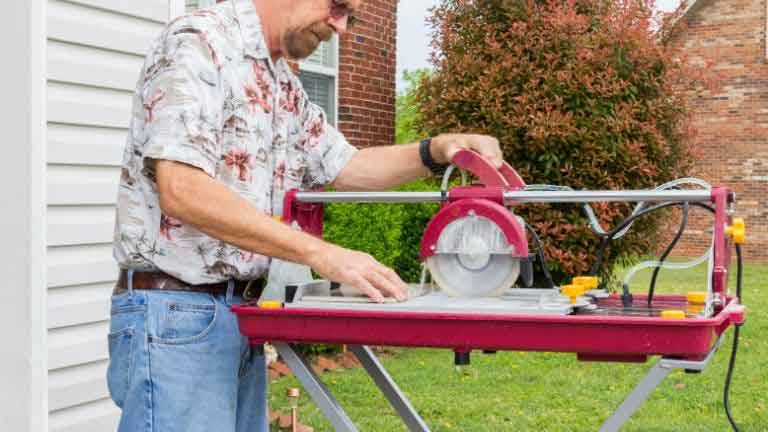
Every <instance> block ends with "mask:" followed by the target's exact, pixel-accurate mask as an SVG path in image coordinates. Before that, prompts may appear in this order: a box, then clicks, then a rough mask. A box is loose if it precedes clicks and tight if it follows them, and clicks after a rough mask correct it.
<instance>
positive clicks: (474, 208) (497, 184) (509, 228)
mask: <svg viewBox="0 0 768 432" xmlns="http://www.w3.org/2000/svg"><path fill="white" fill-rule="evenodd" d="M451 162H452V163H453V164H454V165H455V166H457V167H459V168H461V169H464V170H466V171H469V172H471V173H472V174H474V175H475V176H477V178H478V179H479V180H480V182H481V183H482V184H483V185H484V187H483V186H463V187H456V188H453V189H451V190H450V191H449V193H448V204H447V205H444V206H443V207H442V208H441V209H440V211H438V212H437V214H436V215H435V216H434V217H433V218H432V220H430V221H429V223H428V224H427V227H426V229H425V230H424V236H423V237H422V241H421V250H420V252H419V259H420V260H421V261H425V260H426V259H427V258H429V257H430V256H433V255H434V254H435V251H436V250H437V239H438V238H439V237H440V233H441V232H442V231H443V229H444V228H445V227H446V226H448V224H450V223H451V222H453V221H455V220H456V219H459V218H462V217H465V216H469V215H470V214H475V215H477V216H483V217H485V218H488V219H490V220H491V221H492V222H493V223H495V224H496V225H497V226H498V227H499V229H501V232H502V233H503V234H504V236H505V237H506V239H507V241H508V242H509V244H511V245H513V247H514V249H515V250H514V255H513V256H515V257H518V258H528V240H527V238H526V236H525V228H524V227H523V226H522V225H521V224H520V222H519V221H518V219H517V218H516V217H515V216H514V215H513V214H512V213H511V212H510V211H509V210H508V209H507V208H505V207H504V191H506V190H521V189H524V188H525V182H524V181H523V179H522V178H521V177H520V175H519V174H518V173H517V171H515V170H514V168H512V167H511V166H510V165H509V164H508V163H506V162H502V165H501V167H500V168H499V169H496V168H495V167H494V166H493V165H491V163H490V162H488V161H487V160H486V159H485V158H484V157H482V156H481V155H480V154H479V153H477V152H475V151H473V150H468V149H463V150H459V151H458V152H456V154H455V155H454V156H453V159H451Z"/></svg>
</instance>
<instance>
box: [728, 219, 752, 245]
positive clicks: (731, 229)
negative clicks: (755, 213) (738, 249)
mask: <svg viewBox="0 0 768 432" xmlns="http://www.w3.org/2000/svg"><path fill="white" fill-rule="evenodd" d="M731 223H732V224H731V226H728V227H725V233H726V234H728V236H729V237H731V238H733V242H734V243H736V244H744V242H745V241H746V240H747V226H746V224H745V223H744V218H733V220H732V221H731Z"/></svg>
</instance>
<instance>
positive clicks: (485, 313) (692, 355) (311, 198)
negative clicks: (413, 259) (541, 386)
mask: <svg viewBox="0 0 768 432" xmlns="http://www.w3.org/2000/svg"><path fill="white" fill-rule="evenodd" d="M452 163H453V166H455V167H457V168H459V169H461V170H465V171H468V172H469V173H471V174H473V175H474V176H475V177H476V178H477V179H478V181H479V184H475V185H472V186H458V187H454V188H451V189H447V187H446V185H447V177H449V176H450V173H448V174H447V176H446V178H445V179H444V182H443V185H444V186H443V189H442V191H440V192H300V191H296V190H293V191H290V192H289V193H288V194H287V195H286V199H285V206H284V209H283V218H284V220H285V221H286V222H288V223H295V224H298V225H299V226H300V227H301V228H302V229H303V230H305V231H308V232H311V233H314V234H316V235H321V233H322V222H323V204H324V203H329V202H366V203H371V202H389V203H395V202H397V203H417V202H440V203H441V208H440V210H439V211H438V212H437V214H436V215H435V216H434V217H433V218H432V219H431V220H430V222H429V223H428V225H427V227H426V230H425V232H424V235H423V239H422V243H421V249H420V254H419V257H420V259H421V260H422V262H423V263H424V267H425V276H423V277H422V281H421V283H420V284H418V285H416V286H414V293H415V294H414V295H413V297H412V298H411V299H409V300H408V301H405V302H402V303H398V302H387V303H384V304H376V303H372V302H369V301H368V300H367V299H364V298H345V296H344V295H341V294H340V293H339V290H335V289H334V286H333V284H330V283H327V282H325V281H296V283H291V284H287V286H286V290H285V293H286V294H285V295H284V296H281V297H280V298H277V299H264V298H262V299H260V300H261V301H259V302H252V303H249V304H246V305H243V306H238V307H235V308H233V310H234V311H235V312H236V313H237V314H238V319H239V323H240V329H241V331H242V333H243V334H244V335H246V336H247V337H249V338H250V340H251V342H252V343H253V344H261V343H263V342H272V343H273V344H275V346H277V347H278V348H279V349H280V352H281V355H283V357H284V358H286V357H290V358H293V359H294V361H292V362H289V364H290V365H291V367H292V368H294V369H295V370H294V372H295V373H297V376H298V375H302V374H304V375H307V376H304V377H303V379H302V377H301V376H299V378H300V379H302V381H303V383H304V384H305V387H306V386H310V387H311V386H313V385H315V386H316V385H317V383H315V384H313V383H312V380H313V378H312V376H313V374H312V373H311V371H309V372H307V371H301V370H300V369H302V366H301V362H300V361H299V360H297V357H295V353H294V352H293V351H292V349H291V348H290V345H289V344H290V343H295V342H303V343H324V344H347V345H352V346H354V347H356V348H355V349H354V352H355V353H356V354H358V356H359V357H360V358H361V360H362V361H363V363H364V364H368V365H369V366H370V367H366V368H367V370H368V372H369V373H371V374H372V375H373V376H374V378H375V379H376V378H377V377H378V378H379V379H377V383H378V384H379V385H380V387H381V388H382V390H383V391H384V393H385V395H387V396H388V397H389V398H390V401H391V402H392V403H393V405H395V407H396V408H397V410H398V412H399V413H400V414H401V416H402V417H403V419H404V420H405V421H406V424H408V425H409V427H411V430H420V431H423V430H428V429H427V428H426V425H425V424H424V422H423V420H421V419H420V417H418V415H417V414H415V411H414V410H413V409H412V407H410V405H408V404H407V401H405V399H404V397H402V395H401V394H399V390H397V388H396V386H394V383H392V382H391V380H389V381H387V380H388V379H389V378H388V376H386V372H384V371H383V369H382V368H381V367H380V365H379V364H378V363H377V362H376V361H375V358H373V357H372V356H371V355H370V352H369V351H367V350H366V349H365V347H364V346H365V345H389V346H404V347H441V348H450V349H453V350H454V351H455V352H456V353H457V354H456V361H457V364H459V363H464V362H467V361H468V359H469V354H468V353H469V352H470V351H471V350H473V349H482V350H485V351H497V350H518V351H551V352H574V353H577V354H578V356H579V359H581V360H597V361H645V360H646V358H647V357H648V356H653V355H661V356H664V357H663V358H662V360H661V361H660V362H659V363H657V366H656V367H655V368H659V370H660V371H661V372H657V374H656V375H657V376H656V377H655V378H654V377H651V373H649V376H648V377H646V379H651V380H653V379H658V375H659V374H662V375H663V376H665V375H666V373H668V372H666V373H665V372H664V371H668V370H671V369H672V368H675V367H678V368H684V369H689V370H693V369H696V368H700V369H703V367H704V366H705V365H706V364H707V363H708V361H709V358H711V356H712V355H713V354H714V352H715V351H716V349H717V347H718V346H719V337H720V335H721V334H722V333H723V332H724V331H725V330H726V329H727V328H728V327H730V326H731V325H734V324H737V325H740V324H741V323H743V321H744V318H745V308H744V306H742V305H741V304H740V301H739V298H738V297H737V296H731V295H729V292H728V275H729V266H730V262H731V253H730V251H731V248H732V247H733V243H734V242H735V243H741V242H743V239H744V226H743V221H740V220H738V219H735V218H732V216H731V214H732V212H733V206H734V204H735V194H734V193H733V192H732V191H730V190H729V189H727V188H724V187H713V188H698V189H674V190H671V189H665V190H635V191H575V190H570V189H567V188H559V189H558V188H555V189H550V190H537V189H536V188H532V187H529V186H527V185H526V184H525V183H524V181H523V180H522V179H521V178H520V176H519V175H518V174H517V172H516V171H515V170H514V169H513V168H512V167H510V166H509V165H508V164H506V163H505V164H503V165H502V167H501V168H500V169H496V168H494V167H493V166H492V165H491V164H489V163H488V162H487V161H486V160H485V159H484V158H482V157H481V156H480V155H478V154H477V153H475V152H472V151H469V150H464V151H460V152H458V153H457V154H456V156H455V157H454V158H453V160H452ZM452 168H453V167H451V169H452ZM591 202H637V203H647V202H659V203H664V204H662V205H660V206H657V207H659V208H660V207H662V206H669V205H678V204H682V203H697V204H698V205H702V206H705V207H708V208H710V209H711V211H712V212H713V213H714V224H713V230H712V232H713V234H712V246H711V248H710V250H709V252H708V254H707V256H706V258H707V260H708V261H709V267H708V270H707V271H708V280H709V281H708V287H707V290H706V291H704V292H703V293H694V294H695V295H688V296H686V295H658V296H655V297H654V300H653V302H651V301H647V297H643V296H631V295H629V296H628V293H627V292H626V290H625V293H624V295H619V294H612V295H610V294H608V293H607V292H605V291H604V290H598V289H596V288H597V280H596V278H595V277H578V275H576V276H577V277H576V278H574V281H573V283H572V284H568V285H565V286H561V287H551V288H544V289H536V288H512V286H513V285H514V284H515V283H516V282H518V284H519V285H524V286H530V282H531V278H530V266H531V260H532V259H533V258H532V255H530V254H529V247H528V240H527V236H526V228H527V226H526V224H525V221H524V220H523V219H522V218H520V217H519V216H517V215H515V214H514V208H515V207H516V206H519V205H523V204H535V203H582V204H583V203H591ZM641 205H642V204H641ZM686 205H687V204H686ZM649 210H653V209H646V210H645V211H646V212H648V211H649ZM633 216H635V213H633ZM639 216H641V214H639V215H638V217H639ZM528 228H529V227H528ZM627 228H628V226H627ZM614 234H615V231H614V232H611V234H610V235H611V236H613V235H614ZM659 265H663V264H661V263H659ZM521 269H522V273H523V275H522V276H523V277H520V275H521ZM427 273H429V274H430V275H431V279H432V281H433V283H427V282H426V274H427ZM625 288H626V286H625ZM342 291H343V290H342ZM646 301H647V303H648V305H647V306H644V305H645V304H646ZM697 305H699V306H700V307H696V306H697ZM662 362H666V363H664V364H662ZM669 362H682V363H669ZM297 371H298V372H297ZM652 372H653V370H652ZM382 374H383V375H382ZM663 376H662V377H661V378H663ZM382 377H383V378H382ZM314 379H316V377H314ZM382 380H383V381H382ZM382 382H383V383H384V384H381V383H382ZM387 382H389V384H387ZM659 382H660V380H659ZM657 384H658V383H656V385H657ZM638 387H640V386H638ZM645 387H647V385H646V386H645ZM654 387H655V385H654ZM318 389H319V390H317V391H318V392H319V393H317V395H318V397H317V398H315V400H316V401H319V402H318V403H319V404H321V409H323V411H324V412H325V413H326V415H327V416H329V418H330V419H331V420H332V422H333V423H334V426H335V427H336V428H337V430H356V429H354V426H353V424H352V423H351V421H349V419H348V418H346V415H345V414H344V413H343V411H341V412H338V410H339V409H340V408H339V407H338V406H337V404H336V405H334V404H331V405H328V406H325V407H323V406H322V401H321V399H323V398H325V399H327V398H328V397H329V396H330V395H329V394H328V392H327V389H325V390H323V386H320V387H318ZM310 393H312V392H311V391H310ZM641 393H642V392H641ZM647 393H650V391H648V392H647ZM647 393H646V394H645V395H644V396H643V395H642V394H640V395H635V394H634V392H633V395H630V397H628V399H627V400H626V401H625V404H623V405H622V406H621V407H620V408H619V410H617V411H616V412H615V413H614V415H613V416H612V417H611V418H610V419H609V420H608V421H607V422H606V423H605V424H604V426H603V429H601V430H605V431H608V430H618V427H620V425H621V424H623V422H624V421H626V419H628V417H629V415H631V413H632V412H633V411H634V409H636V408H637V407H638V406H639V403H641V402H642V400H644V398H645V397H647V395H648V394H647ZM393 394H394V396H392V395H393ZM398 395H399V396H398ZM318 398H319V399H318ZM403 403H405V405H403ZM627 404H629V405H627Z"/></svg>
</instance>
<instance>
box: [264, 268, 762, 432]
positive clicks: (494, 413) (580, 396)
mask: <svg viewBox="0 0 768 432" xmlns="http://www.w3.org/2000/svg"><path fill="white" fill-rule="evenodd" d="M733 271H734V273H735V267H734V270H733ZM649 276H650V272H644V273H643V274H642V275H639V276H638V278H637V282H635V283H634V284H633V285H634V287H635V288H634V290H635V291H636V292H639V291H641V288H640V287H643V286H645V287H647V281H648V280H649V279H650V277H649ZM766 285H768V266H766V265H756V264H755V265H747V266H746V268H745V274H744V298H745V301H744V303H745V304H746V305H747V306H748V307H749V312H748V314H747V323H746V325H745V326H744V327H743V329H742V331H741V336H740V347H739V353H738V357H737V364H736V370H735V374H734V379H733V384H732V390H731V404H732V407H733V414H734V417H735V419H736V421H737V422H738V423H739V425H740V426H741V430H743V431H768V341H767V340H766V338H768V317H767V316H766V314H765V312H764V311H765V310H766V309H768V287H767V286H766ZM659 286H660V291H661V292H681V293H682V292H686V291H691V290H701V289H702V287H703V273H702V267H698V268H696V269H693V270H688V271H662V272H661V274H660V276H659ZM731 287H732V288H731V289H732V290H733V291H735V282H732V283H731ZM732 333H733V332H732V331H729V332H728V336H727V338H726V340H725V344H724V345H723V347H722V348H721V350H720V352H719V353H718V354H717V356H716V357H715V359H714V360H713V362H712V363H710V365H709V366H708V367H707V369H706V370H705V371H704V372H703V373H701V374H695V375H694V374H685V373H682V372H679V371H675V372H673V373H672V374H670V375H669V376H668V377H667V379H666V380H665V381H664V382H663V383H662V385H661V386H659V387H658V388H657V389H656V391H655V392H654V393H653V394H652V395H651V397H650V398H649V399H648V400H647V401H646V403H645V404H644V405H643V406H642V407H641V408H640V409H639V410H638V411H637V412H636V413H635V415H634V416H633V417H632V419H631V420H630V421H629V423H627V425H626V426H625V427H624V429H622V430H623V431H644V432H651V431H655V432H661V431H670V432H671V431H675V432H677V431H728V430H730V426H729V424H728V420H727V419H726V416H725V413H724V409H723V402H722V393H723V382H724V379H725V371H726V367H727V364H728V357H729V355H730V349H731V341H732V339H731V338H732ZM761 335H762V338H761ZM654 361H655V359H652V360H651V361H649V362H647V363H646V364H641V365H639V364H605V363H581V362H578V361H577V360H576V356H575V355H573V354H551V353H524V352H503V353H501V352H500V353H498V354H495V355H483V354H480V353H477V352H475V353H474V354H473V356H472V365H471V366H469V367H467V368H464V369H463V370H457V369H456V368H455V367H454V366H453V353H452V352H451V351H449V350H434V349H396V350H395V351H394V355H392V356H390V357H388V358H386V359H385V361H384V365H385V367H386V368H387V370H388V371H389V372H390V374H391V375H392V376H393V377H394V379H395V381H396V382H397V383H398V385H399V386H400V387H401V389H402V390H403V391H404V392H405V393H406V394H407V395H408V397H409V398H410V401H411V402H412V403H413V405H414V406H415V407H416V409H417V410H418V411H419V413H420V414H421V415H422V416H423V417H424V419H425V421H426V422H427V424H428V425H429V426H430V428H431V429H432V430H433V431H473V432H474V431H530V430H535V431H596V430H597V429H598V428H599V426H600V425H601V424H602V422H603V421H604V420H605V419H606V418H607V417H608V416H609V415H610V413H611V412H612V411H613V410H614V408H615V407H617V406H618V404H619V403H620V402H621V401H622V399H623V398H624V396H625V395H627V394H628V393H629V391H630V390H631V389H632V388H633V387H634V385H635V384H637V383H638V382H639V381H640V379H641V378H642V376H643V375H644V373H645V372H646V371H647V369H648V368H649V367H650V366H651V365H652V364H653V362H654ZM323 380H324V381H325V383H326V384H327V385H328V387H329V388H330V389H331V391H332V392H333V394H334V395H335V396H336V398H337V399H338V400H339V402H340V403H341V405H342V406H343V407H344V408H345V409H346V411H347V413H348V414H349V415H350V417H351V418H352V419H353V421H355V423H356V424H357V425H358V426H359V428H360V430H362V431H376V432H379V431H406V428H405V427H404V426H403V424H402V423H401V421H400V420H399V418H398V417H397V415H396V414H395V412H394V410H393V409H392V408H391V407H390V406H389V405H388V403H387V401H386V400H385V399H384V398H383V396H381V394H380V393H379V392H378V390H377V388H376V387H375V385H374V384H373V383H372V381H371V380H370V379H369V377H368V376H367V375H366V374H365V373H364V372H363V371H362V370H360V369H355V370H347V371H341V372H330V373H327V374H325V375H323ZM294 386H298V384H297V382H296V380H295V379H294V378H293V377H290V378H283V379H282V380H279V381H278V382H276V383H273V384H272V388H271V392H270V404H271V407H272V408H273V409H282V410H287V407H288V402H287V400H286V398H285V396H284V395H285V390H286V388H288V387H294ZM300 416H301V421H302V422H303V423H305V424H308V425H311V426H313V427H314V428H315V430H316V431H332V430H333V429H332V427H331V425H330V424H329V423H328V422H327V420H325V418H324V417H323V416H322V414H321V413H320V412H319V410H318V409H317V408H316V407H315V405H314V404H313V403H312V401H311V400H310V399H309V397H308V396H307V395H306V393H305V392H302V398H301V403H300Z"/></svg>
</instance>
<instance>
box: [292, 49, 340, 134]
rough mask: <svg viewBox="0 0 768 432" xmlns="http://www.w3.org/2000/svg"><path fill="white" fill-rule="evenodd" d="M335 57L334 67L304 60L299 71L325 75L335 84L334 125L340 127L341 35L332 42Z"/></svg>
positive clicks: (300, 63)
mask: <svg viewBox="0 0 768 432" xmlns="http://www.w3.org/2000/svg"><path fill="white" fill-rule="evenodd" d="M330 43H331V51H332V53H333V54H332V55H333V67H328V66H325V65H319V64H317V63H313V62H308V61H306V60H302V61H300V62H299V70H300V71H303V72H310V73H314V74H317V75H323V76H326V77H329V78H331V80H332V82H333V90H334V91H333V101H332V105H333V122H332V123H333V124H334V125H336V126H337V127H338V124H339V51H340V50H339V35H333V38H332V39H331V41H330Z"/></svg>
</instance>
